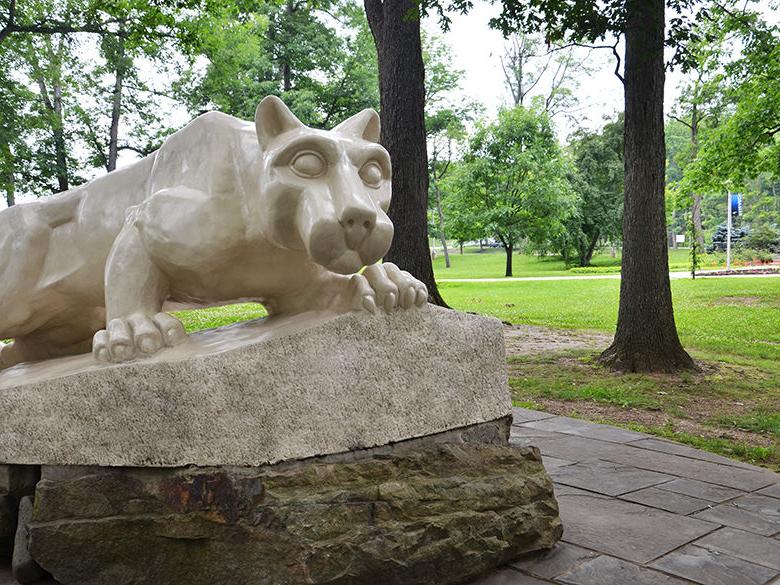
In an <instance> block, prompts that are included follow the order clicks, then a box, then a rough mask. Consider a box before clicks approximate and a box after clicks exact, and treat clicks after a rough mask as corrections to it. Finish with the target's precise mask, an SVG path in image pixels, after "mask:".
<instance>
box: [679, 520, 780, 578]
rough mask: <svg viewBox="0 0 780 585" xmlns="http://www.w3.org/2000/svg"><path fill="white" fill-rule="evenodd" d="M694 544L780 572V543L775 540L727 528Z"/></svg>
mask: <svg viewBox="0 0 780 585" xmlns="http://www.w3.org/2000/svg"><path fill="white" fill-rule="evenodd" d="M694 544H696V546H700V547H702V548H706V549H708V550H712V551H718V552H724V553H727V554H730V555H732V556H735V557H738V558H740V559H742V560H745V561H750V562H751V563H755V564H757V565H763V566H765V567H769V568H771V569H776V570H778V571H780V541H777V540H775V539H773V538H767V537H765V536H758V535H756V534H752V533H750V532H745V531H744V530H737V529H735V528H728V527H726V528H721V529H720V530H716V531H715V532H713V533H711V534H708V535H707V536H705V537H703V538H700V539H699V540H697V541H696V542H695V543H694Z"/></svg>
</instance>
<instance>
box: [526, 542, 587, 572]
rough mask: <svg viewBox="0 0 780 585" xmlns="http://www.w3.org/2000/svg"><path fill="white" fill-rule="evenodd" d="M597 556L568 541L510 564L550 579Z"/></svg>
mask: <svg viewBox="0 0 780 585" xmlns="http://www.w3.org/2000/svg"><path fill="white" fill-rule="evenodd" d="M597 556H599V553H597V552H593V551H591V550H587V549H584V548H582V547H579V546H576V545H574V544H569V543H568V542H559V543H558V544H557V546H556V547H555V548H554V549H552V550H551V551H549V552H547V553H544V554H541V555H539V554H537V555H533V556H531V557H529V558H527V559H522V560H520V561H518V562H516V563H512V566H513V567H514V568H516V569H518V570H520V571H524V572H526V573H529V574H531V575H534V576H536V577H542V578H546V579H552V578H553V577H557V576H558V575H561V574H562V573H566V572H568V571H571V570H572V569H574V568H576V567H577V566H579V565H581V564H582V563H584V562H585V561H589V560H591V559H594V558H596V557H597Z"/></svg>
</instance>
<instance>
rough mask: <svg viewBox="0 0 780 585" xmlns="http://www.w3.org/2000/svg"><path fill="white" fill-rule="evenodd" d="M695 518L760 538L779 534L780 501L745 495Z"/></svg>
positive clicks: (702, 512) (766, 497)
mask: <svg viewBox="0 0 780 585" xmlns="http://www.w3.org/2000/svg"><path fill="white" fill-rule="evenodd" d="M695 517H696V518H700V519H702V520H708V521H710V522H717V523H719V524H725V525H726V526H731V527H732V528H740V529H742V530H746V531H748V532H752V533H754V534H760V535H761V536H772V535H774V534H777V533H780V500H778V499H777V498H771V497H769V496H761V495H758V494H747V495H745V496H740V497H739V498H736V499H734V500H731V501H729V502H725V503H723V504H718V505H717V506H714V507H712V508H709V509H707V510H703V511H701V512H699V513H697V514H695Z"/></svg>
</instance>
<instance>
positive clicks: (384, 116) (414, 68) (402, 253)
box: [364, 0, 447, 307]
mask: <svg viewBox="0 0 780 585" xmlns="http://www.w3.org/2000/svg"><path fill="white" fill-rule="evenodd" d="M364 6H365V10H366V16H367V18H368V23H369V26H370V28H371V33H372V36H373V37H374V44H375V45H376V52H377V58H378V61H379V95H380V104H381V120H382V139H381V142H382V144H383V145H384V147H385V148H387V150H388V152H389V153H390V159H391V161H392V164H393V199H392V201H391V203H390V209H389V212H388V214H389V216H390V219H391V220H392V222H393V225H394V226H395V234H394V236H393V243H392V246H391V247H390V251H389V252H388V253H387V255H386V256H385V260H387V261H389V262H394V263H395V264H397V265H398V266H399V267H400V268H402V269H404V270H408V271H409V272H410V273H412V274H413V275H414V276H415V277H416V278H418V279H420V280H421V281H422V282H424V283H425V285H426V286H427V287H428V294H429V300H430V302H432V303H435V304H437V305H441V306H445V307H446V306H447V305H446V303H445V302H444V300H443V299H442V298H441V295H440V294H439V290H438V288H437V286H436V280H435V279H434V276H433V265H432V263H431V255H430V252H429V249H428V150H427V143H426V136H425V67H424V65H423V60H422V45H421V41H420V21H419V19H415V18H407V14H408V13H409V11H410V10H411V9H414V8H416V7H417V4H416V3H415V2H413V1H411V0H385V1H382V0H364Z"/></svg>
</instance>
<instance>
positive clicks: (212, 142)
mask: <svg viewBox="0 0 780 585" xmlns="http://www.w3.org/2000/svg"><path fill="white" fill-rule="evenodd" d="M378 140H379V116H378V115H377V113H376V112H375V111H373V110H370V109H369V110H363V111H362V112H360V113H359V114H357V115H355V116H353V117H351V118H349V119H348V120H346V121H344V122H342V123H341V124H339V125H338V126H336V127H335V128H334V129H333V130H331V131H324V130H317V129H314V128H309V127H307V126H305V125H304V124H303V123H301V122H300V120H298V119H297V118H296V117H295V116H294V115H293V114H292V112H290V110H289V109H288V108H287V107H286V106H285V105H284V103H283V102H282V101H281V100H280V99H279V98H276V97H273V96H269V97H266V98H265V99H263V100H262V102H260V105H259V106H258V107H257V112H256V116H255V122H254V124H252V123H251V122H245V121H243V120H239V119H237V118H234V117H232V116H228V115H226V114H222V113H219V112H209V113H207V114H203V115H202V116H199V117H198V118H196V119H195V120H193V121H192V122H191V123H190V124H188V125H187V126H185V127H184V128H182V129H181V130H179V131H178V132H176V133H174V134H172V135H171V136H170V137H169V138H168V139H167V140H166V141H165V142H164V144H163V145H162V146H161V147H160V149H159V150H157V151H155V152H154V153H152V154H150V155H149V156H147V157H146V158H144V159H142V160H140V161H138V162H136V163H134V164H132V165H130V166H127V167H125V168H122V169H119V170H116V171H114V172H112V173H109V174H108V175H105V176H103V177H100V178H98V179H95V180H93V181H91V182H89V183H87V184H85V185H81V186H79V187H76V188H74V189H71V190H69V191H66V192H64V193H61V194H59V195H57V196H55V197H52V198H50V199H47V200H45V201H39V202H34V203H28V204H22V205H17V206H15V207H12V208H9V209H6V210H4V211H2V212H0V339H8V338H12V339H13V342H12V343H10V344H6V345H4V346H2V349H0V368H3V367H9V366H12V365H14V364H17V363H20V362H26V361H33V360H41V359H46V358H51V357H57V356H63V355H70V354H77V353H84V352H88V351H90V349H91V350H92V352H93V354H94V356H95V358H97V359H98V360H101V361H109V362H121V361H125V360H130V359H134V358H138V357H143V356H147V355H151V354H153V353H155V352H157V351H159V350H160V349H161V348H163V347H166V346H172V345H175V344H178V343H180V342H181V341H183V340H184V339H185V338H186V335H185V332H184V328H183V326H182V325H181V323H180V322H179V321H178V320H177V319H176V318H174V317H173V316H172V315H170V314H168V313H166V312H164V310H163V309H164V307H165V305H166V304H169V303H186V304H188V305H190V306H208V305H215V304H227V303H231V302H235V301H247V300H251V301H256V302H259V303H262V304H263V305H264V306H265V307H266V309H267V310H268V312H269V314H271V315H291V314H296V313H301V312H304V311H310V310H330V311H335V312H347V311H353V310H362V311H369V312H372V313H373V312H376V311H392V310H394V309H396V308H401V309H409V308H413V307H421V306H423V305H425V303H426V302H427V298H428V292H427V290H426V288H425V286H424V285H423V284H422V283H421V282H419V281H418V280H416V279H415V278H413V277H412V276H411V275H410V274H409V273H407V272H404V271H402V270H399V269H398V268H397V267H396V266H395V265H393V264H390V263H384V264H377V262H379V260H380V259H381V258H382V257H383V256H384V255H385V253H386V252H387V250H388V249H389V247H390V243H391V240H392V237H393V225H392V223H391V222H390V219H389V218H388V216H387V213H386V212H387V208H388V205H389V204H390V196H391V183H390V176H391V169H390V157H389V155H388V153H387V151H386V150H385V149H384V148H383V147H382V146H380V145H379V144H378V143H377V142H378ZM366 266H367V268H365V270H363V271H362V272H360V271H361V269H362V268H363V267H366ZM168 306H171V305H170V304H169V305H168Z"/></svg>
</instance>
